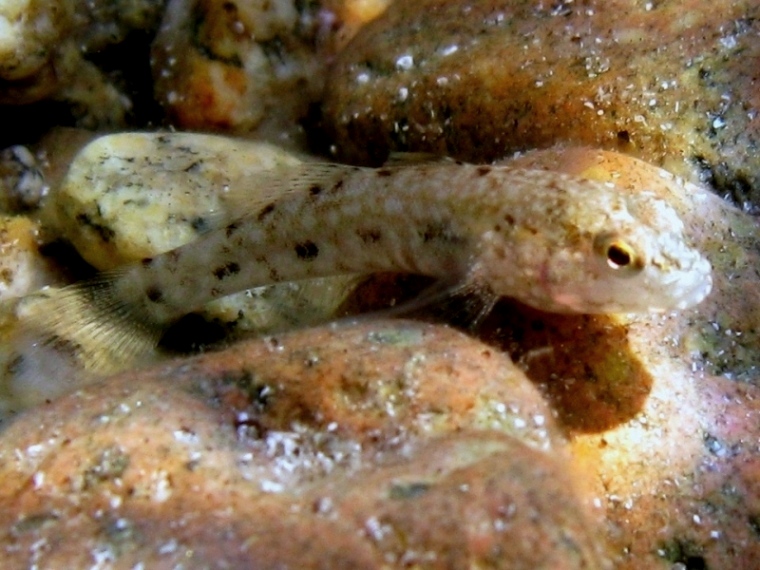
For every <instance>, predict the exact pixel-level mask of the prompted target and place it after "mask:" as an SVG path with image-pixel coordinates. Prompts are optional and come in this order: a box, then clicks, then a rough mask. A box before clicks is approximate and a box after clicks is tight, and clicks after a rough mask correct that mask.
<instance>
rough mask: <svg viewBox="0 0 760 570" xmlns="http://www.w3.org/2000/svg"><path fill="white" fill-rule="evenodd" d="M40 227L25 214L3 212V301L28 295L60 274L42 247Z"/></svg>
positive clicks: (0, 276)
mask: <svg viewBox="0 0 760 570" xmlns="http://www.w3.org/2000/svg"><path fill="white" fill-rule="evenodd" d="M38 233H39V229H38V227H37V225H36V224H34V223H33V222H32V221H31V220H29V219H28V218H25V217H22V216H15V217H11V216H0V301H4V300H6V299H11V298H13V297H21V296H23V295H28V294H29V293H32V292H34V291H36V290H37V289H39V288H40V287H43V286H45V285H49V284H50V283H52V282H55V281H56V280H57V279H58V278H59V277H58V274H57V273H56V271H55V270H54V268H53V266H52V264H51V263H50V261H49V260H47V259H45V258H44V257H43V256H42V254H41V253H40V250H39V246H40V243H39V240H38Z"/></svg>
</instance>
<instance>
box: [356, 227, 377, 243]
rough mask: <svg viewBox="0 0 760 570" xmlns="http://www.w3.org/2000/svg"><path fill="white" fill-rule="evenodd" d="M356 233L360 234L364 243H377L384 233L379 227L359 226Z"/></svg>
mask: <svg viewBox="0 0 760 570" xmlns="http://www.w3.org/2000/svg"><path fill="white" fill-rule="evenodd" d="M356 235H357V236H359V238H360V239H361V240H362V241H363V242H364V243H377V242H379V241H380V240H381V239H382V237H383V234H382V233H381V232H380V230H379V229H377V228H359V229H358V230H356Z"/></svg>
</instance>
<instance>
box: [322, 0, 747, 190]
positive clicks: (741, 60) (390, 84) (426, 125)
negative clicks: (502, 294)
mask: <svg viewBox="0 0 760 570" xmlns="http://www.w3.org/2000/svg"><path fill="white" fill-rule="evenodd" d="M759 16H760V6H758V4H757V3H756V2H749V1H742V2H718V3H716V2H713V1H708V0H687V1H685V0H664V1H659V2H635V1H632V0H614V1H590V2H534V1H532V0H530V1H527V0H522V1H512V0H489V1H484V2H471V1H469V0H455V1H450V0H424V1H421V2H405V3H396V5H395V6H393V8H392V9H389V10H387V11H386V12H385V14H384V15H383V16H381V17H380V18H378V19H377V20H375V21H373V22H371V23H370V24H368V25H367V26H366V27H365V28H363V29H362V30H361V32H360V33H359V34H357V36H356V37H355V38H354V40H353V41H352V42H351V44H350V45H349V46H348V47H347V48H346V49H344V50H343V51H342V52H341V54H340V55H339V57H338V59H337V62H336V64H335V65H334V66H333V69H332V74H331V76H330V78H329V79H328V82H327V86H328V89H327V92H326V96H325V103H324V105H325V123H326V125H327V127H328V130H329V131H330V132H331V134H332V138H333V143H334V144H335V150H336V152H337V155H338V156H339V157H341V158H343V159H348V160H350V161H352V162H368V161H370V162H372V161H374V162H377V161H382V160H384V159H385V157H386V156H387V153H388V151H404V150H411V151H431V152H434V153H438V154H441V155H447V156H454V157H457V158H460V159H465V160H473V161H488V160H493V159H496V158H501V157H503V156H505V155H508V154H510V153H512V152H513V151H515V150H527V149H532V148H544V147H547V146H551V145H553V144H556V143H558V142H566V143H570V144H576V145H578V144H584V145H592V146H596V147H603V148H607V149H610V150H616V149H617V150H623V151H624V152H627V153H630V154H635V155H637V156H639V157H641V158H643V159H645V160H647V161H649V162H653V163H655V164H659V165H664V166H665V167H666V168H668V169H669V170H671V171H674V172H677V173H679V174H681V175H688V176H691V177H693V178H696V177H697V176H701V177H702V178H703V179H704V180H706V181H708V182H709V183H711V184H714V185H715V186H716V187H718V188H719V189H720V191H721V193H724V192H725V193H728V194H730V195H732V196H733V197H734V198H735V199H736V200H737V201H738V202H744V201H746V200H750V201H752V202H753V203H754V204H758V203H760V200H758V196H757V191H756V189H757V188H758V187H760V175H758V172H760V162H758V154H757V152H754V151H753V150H752V149H756V148H757V145H758V141H759V140H760V135H759V133H758V128H759V127H760V115H758V113H759V112H760V98H759V97H758V90H757V82H758V80H760V76H759V75H758V73H759V71H758V70H760V42H757V41H756V40H757V34H758V26H759V24H758V22H760V17H759ZM753 188H754V190H753Z"/></svg>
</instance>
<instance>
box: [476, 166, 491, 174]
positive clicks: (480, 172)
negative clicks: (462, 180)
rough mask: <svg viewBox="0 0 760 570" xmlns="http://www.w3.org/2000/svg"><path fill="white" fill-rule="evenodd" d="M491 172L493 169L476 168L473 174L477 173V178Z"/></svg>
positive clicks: (485, 167) (488, 167)
mask: <svg viewBox="0 0 760 570" xmlns="http://www.w3.org/2000/svg"><path fill="white" fill-rule="evenodd" d="M491 170H493V169H492V168H491V167H490V166H478V167H477V168H476V169H475V172H477V173H478V176H485V175H486V174H490V172H491Z"/></svg>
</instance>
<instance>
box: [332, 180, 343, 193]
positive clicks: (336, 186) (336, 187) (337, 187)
mask: <svg viewBox="0 0 760 570" xmlns="http://www.w3.org/2000/svg"><path fill="white" fill-rule="evenodd" d="M341 188H343V180H338V181H337V182H336V183H335V184H333V187H332V189H333V192H337V191H338V190H340V189H341Z"/></svg>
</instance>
